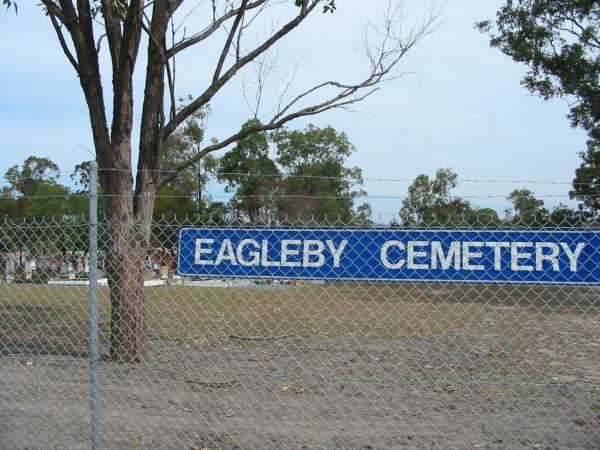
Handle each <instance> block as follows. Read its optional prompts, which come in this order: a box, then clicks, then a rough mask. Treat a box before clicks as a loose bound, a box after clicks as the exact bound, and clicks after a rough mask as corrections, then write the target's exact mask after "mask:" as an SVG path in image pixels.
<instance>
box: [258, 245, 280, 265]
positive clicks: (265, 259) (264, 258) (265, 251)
mask: <svg viewBox="0 0 600 450" xmlns="http://www.w3.org/2000/svg"><path fill="white" fill-rule="evenodd" d="M261 253H262V254H261V255H260V265H261V266H263V267H279V261H269V241H267V240H266V239H265V240H264V241H262V248H261Z"/></svg>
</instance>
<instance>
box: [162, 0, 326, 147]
mask: <svg viewBox="0 0 600 450" xmlns="http://www.w3.org/2000/svg"><path fill="white" fill-rule="evenodd" d="M318 4H319V0H313V2H312V4H311V5H310V6H308V7H303V8H302V9H301V11H300V13H299V14H298V15H297V16H296V17H295V18H294V19H292V20H291V21H289V22H288V23H286V24H285V25H284V26H282V27H281V28H280V29H279V30H278V31H277V32H276V33H274V34H273V35H272V36H271V37H270V38H269V39H267V40H266V41H264V42H263V43H262V44H261V45H259V46H258V47H256V48H255V49H254V50H252V51H251V52H250V53H248V54H247V55H245V56H243V57H241V58H240V59H239V60H237V61H236V62H235V64H233V65H232V66H231V67H230V68H229V70H227V71H226V72H225V73H224V74H223V75H222V76H221V77H220V78H218V79H217V80H216V81H214V82H213V83H212V84H211V85H210V86H209V87H208V88H207V89H206V90H205V91H204V92H203V93H202V94H201V95H200V96H198V97H197V98H196V99H195V100H193V101H192V102H191V103H190V104H189V105H187V106H186V107H185V108H182V109H181V110H180V111H179V112H178V113H177V114H176V115H175V117H173V119H171V121H170V122H169V123H168V124H167V125H166V126H165V134H164V138H165V139H166V138H167V137H168V136H169V135H170V134H171V133H172V132H173V131H175V129H176V128H177V126H179V124H181V123H182V122H183V121H184V120H185V119H186V118H187V117H189V116H190V115H191V114H193V113H194V112H195V111H197V110H198V109H200V108H201V107H202V106H204V105H205V104H206V103H208V102H209V101H210V100H211V99H212V98H213V97H214V95H215V94H216V93H217V92H219V90H220V89H221V88H222V87H223V86H224V85H225V83H227V82H228V81H229V80H230V79H231V78H232V77H233V76H234V75H235V74H236V73H237V72H238V71H239V70H240V69H241V68H242V67H244V66H245V65H246V64H248V63H249V62H251V61H253V60H254V59H255V58H256V57H258V56H259V55H261V54H262V53H264V52H265V51H266V50H268V49H269V48H270V47H271V46H273V45H274V44H275V43H276V42H277V41H279V40H280V39H281V38H283V37H284V36H286V35H287V34H288V33H290V32H291V31H292V30H293V29H294V28H296V27H297V26H298V25H300V23H302V21H303V20H304V19H306V17H308V15H309V14H310V13H311V12H312V11H313V10H314V9H315V7H316V6H317V5H318ZM305 5H306V4H305Z"/></svg>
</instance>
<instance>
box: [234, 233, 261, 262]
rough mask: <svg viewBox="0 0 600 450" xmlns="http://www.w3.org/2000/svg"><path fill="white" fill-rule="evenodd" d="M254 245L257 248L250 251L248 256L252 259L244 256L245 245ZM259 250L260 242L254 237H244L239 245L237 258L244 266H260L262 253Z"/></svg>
mask: <svg viewBox="0 0 600 450" xmlns="http://www.w3.org/2000/svg"><path fill="white" fill-rule="evenodd" d="M249 245H252V246H253V247H254V248H255V249H256V250H254V251H249V252H248V256H250V259H246V258H244V247H247V246H249ZM257 250H258V242H256V241H255V240H254V239H242V240H241V241H240V243H239V244H238V246H237V260H238V261H239V263H240V264H241V265H242V266H246V267H250V266H258V264H259V262H260V253H259V252H258V251H257Z"/></svg>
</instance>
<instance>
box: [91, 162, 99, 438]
mask: <svg viewBox="0 0 600 450" xmlns="http://www.w3.org/2000/svg"><path fill="white" fill-rule="evenodd" d="M89 183H90V186H89V216H90V218H89V231H90V233H89V234H90V289H89V295H90V357H91V358H90V401H91V409H92V449H93V450H97V449H99V448H100V368H99V359H100V351H99V348H98V163H96V162H95V161H92V162H91V163H90V171H89Z"/></svg>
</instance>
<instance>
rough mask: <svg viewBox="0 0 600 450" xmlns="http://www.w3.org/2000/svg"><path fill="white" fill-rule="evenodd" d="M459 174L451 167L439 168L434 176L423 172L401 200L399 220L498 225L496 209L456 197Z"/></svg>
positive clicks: (408, 224) (414, 223)
mask: <svg viewBox="0 0 600 450" xmlns="http://www.w3.org/2000/svg"><path fill="white" fill-rule="evenodd" d="M457 179H458V177H457V175H456V173H454V172H453V171H452V170H451V169H438V170H437V172H436V174H435V178H434V179H430V178H429V176H427V175H425V174H421V175H419V176H417V178H415V181H413V183H412V184H411V185H410V186H409V188H408V196H407V197H406V198H405V199H404V200H403V201H402V207H401V208H400V220H401V222H402V225H403V226H405V227H432V226H467V225H474V226H495V225H499V224H500V218H499V217H498V214H497V213H496V211H494V210H493V209H490V208H484V209H479V208H475V207H473V206H472V205H471V204H470V203H469V202H468V201H466V200H464V199H461V198H459V197H453V196H452V194H451V191H452V189H454V188H455V187H456V186H457V185H458V182H457Z"/></svg>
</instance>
